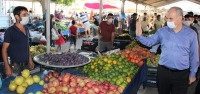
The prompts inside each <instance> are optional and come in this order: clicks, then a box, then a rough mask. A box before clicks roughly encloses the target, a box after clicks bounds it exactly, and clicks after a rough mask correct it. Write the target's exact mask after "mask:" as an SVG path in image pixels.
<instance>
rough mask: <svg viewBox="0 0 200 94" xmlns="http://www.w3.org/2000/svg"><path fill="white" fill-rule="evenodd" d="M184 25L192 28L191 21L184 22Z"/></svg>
mask: <svg viewBox="0 0 200 94" xmlns="http://www.w3.org/2000/svg"><path fill="white" fill-rule="evenodd" d="M183 24H184V25H186V26H190V24H191V21H183Z"/></svg>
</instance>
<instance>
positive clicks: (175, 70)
mask: <svg viewBox="0 0 200 94" xmlns="http://www.w3.org/2000/svg"><path fill="white" fill-rule="evenodd" d="M159 66H161V67H162V68H164V69H166V70H168V71H170V72H181V71H185V70H188V69H184V70H178V69H170V68H167V67H165V66H163V65H159Z"/></svg>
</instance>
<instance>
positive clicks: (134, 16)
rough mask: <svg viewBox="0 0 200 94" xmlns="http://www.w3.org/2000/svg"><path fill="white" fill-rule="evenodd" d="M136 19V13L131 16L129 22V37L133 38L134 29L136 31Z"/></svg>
mask: <svg viewBox="0 0 200 94" xmlns="http://www.w3.org/2000/svg"><path fill="white" fill-rule="evenodd" d="M136 19H137V13H134V14H133V18H132V19H131V20H130V30H129V34H130V35H131V37H134V38H135V29H136Z"/></svg>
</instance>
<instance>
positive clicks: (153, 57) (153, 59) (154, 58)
mask: <svg viewBox="0 0 200 94" xmlns="http://www.w3.org/2000/svg"><path fill="white" fill-rule="evenodd" d="M150 60H151V62H155V60H156V55H155V53H151V54H150ZM156 63H157V62H156Z"/></svg>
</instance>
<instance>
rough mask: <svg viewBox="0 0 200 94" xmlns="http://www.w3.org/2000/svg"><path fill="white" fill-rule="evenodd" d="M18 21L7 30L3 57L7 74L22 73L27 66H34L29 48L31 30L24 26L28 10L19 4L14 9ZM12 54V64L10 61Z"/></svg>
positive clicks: (26, 21) (31, 67)
mask: <svg viewBox="0 0 200 94" xmlns="http://www.w3.org/2000/svg"><path fill="white" fill-rule="evenodd" d="M13 14H14V17H15V19H16V23H15V24H14V25H13V26H11V27H9V28H8V29H7V30H6V31H5V36H4V42H3V47H2V57H3V61H4V63H5V69H6V75H7V76H8V77H10V76H12V74H13V73H16V74H17V73H20V72H21V71H22V70H23V69H24V68H27V67H26V66H28V65H29V68H30V69H33V68H34V64H33V61H32V58H31V55H30V49H29V31H28V29H27V28H26V27H25V26H24V25H26V24H27V23H28V19H29V18H28V10H27V8H26V7H23V6H18V7H16V8H15V9H14V11H13ZM8 55H9V56H10V60H11V62H10V65H9V62H8Z"/></svg>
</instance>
